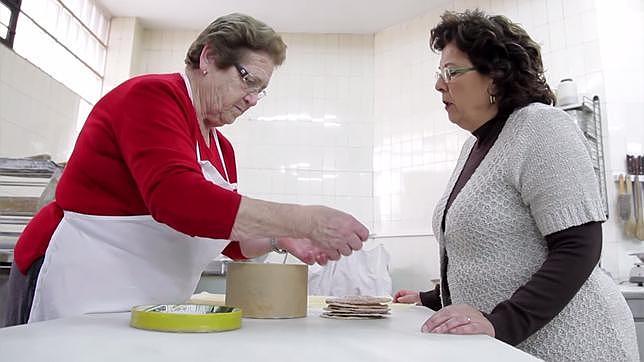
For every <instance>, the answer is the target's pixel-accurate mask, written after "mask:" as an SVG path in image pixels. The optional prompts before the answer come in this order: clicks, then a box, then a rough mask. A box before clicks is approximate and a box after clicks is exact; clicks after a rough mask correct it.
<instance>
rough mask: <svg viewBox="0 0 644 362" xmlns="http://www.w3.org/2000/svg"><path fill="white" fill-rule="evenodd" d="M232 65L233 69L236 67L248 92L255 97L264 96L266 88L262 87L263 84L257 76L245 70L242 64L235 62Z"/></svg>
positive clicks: (260, 97)
mask: <svg viewBox="0 0 644 362" xmlns="http://www.w3.org/2000/svg"><path fill="white" fill-rule="evenodd" d="M233 65H234V66H235V69H237V73H239V77H240V78H241V80H242V82H244V88H245V89H246V91H247V92H248V94H254V95H256V96H257V99H262V98H264V97H266V93H267V92H266V89H264V84H263V82H262V81H261V80H260V79H259V78H257V77H255V76H254V75H252V74H250V72H249V71H248V70H246V68H244V66H243V65H241V64H239V63H235V64H233Z"/></svg>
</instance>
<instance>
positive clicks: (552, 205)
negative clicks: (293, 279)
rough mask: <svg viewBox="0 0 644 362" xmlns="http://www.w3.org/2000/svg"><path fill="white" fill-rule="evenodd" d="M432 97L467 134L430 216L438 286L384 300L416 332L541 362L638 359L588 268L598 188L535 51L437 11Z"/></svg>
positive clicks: (620, 316)
mask: <svg viewBox="0 0 644 362" xmlns="http://www.w3.org/2000/svg"><path fill="white" fill-rule="evenodd" d="M441 19H442V21H441V22H440V24H438V25H437V26H436V27H435V28H434V29H432V31H431V40H430V43H431V46H432V48H433V49H434V50H436V51H440V52H441V59H440V65H439V72H438V73H437V80H436V85H435V87H436V90H437V91H439V92H440V93H441V95H442V99H443V103H444V105H445V109H446V111H447V114H448V117H449V119H450V121H451V122H453V123H455V124H457V125H458V126H459V127H461V128H463V129H465V130H467V131H469V132H471V133H472V134H473V136H474V137H471V138H470V139H468V140H467V141H466V142H465V144H464V145H463V149H462V151H461V155H460V157H459V159H458V162H457V165H456V169H455V170H454V172H453V174H452V177H451V179H450V180H449V183H448V186H447V189H446V191H445V193H444V195H443V197H442V198H441V199H440V201H439V202H438V204H437V206H436V209H435V211H434V219H433V227H434V233H435V235H436V238H437V239H438V242H439V245H440V256H441V257H440V263H441V282H440V285H438V286H437V288H436V289H434V290H433V291H430V292H426V293H418V292H412V291H399V292H398V293H396V296H395V300H396V301H400V302H420V303H422V304H423V305H426V306H428V307H430V308H432V309H434V310H437V312H436V313H435V314H434V315H432V317H431V318H429V319H428V320H427V321H426V322H425V323H424V324H423V325H422V328H421V329H422V331H423V332H431V333H451V334H487V335H490V336H493V337H495V338H497V339H500V340H502V341H504V342H507V343H509V344H512V345H515V346H517V347H518V348H520V349H522V350H524V351H526V352H528V353H531V354H533V355H535V356H537V357H540V358H543V359H545V360H549V361H560V360H583V361H599V360H611V361H618V360H619V361H624V360H629V361H630V360H639V355H638V351H637V345H636V337H635V327H634V323H633V317H632V314H631V312H630V310H629V309H628V306H627V304H626V301H625V300H624V298H623V297H622V295H621V293H620V292H619V290H618V288H617V286H616V285H615V283H614V282H613V281H612V280H611V279H610V278H609V277H608V276H607V275H606V274H605V273H604V272H603V271H602V270H600V269H599V268H597V262H598V261H599V257H600V254H601V244H602V232H601V223H602V222H603V221H604V220H605V214H604V211H603V207H602V202H601V198H600V195H599V191H598V190H599V188H598V186H597V181H596V177H595V174H594V171H593V166H592V163H591V159H590V156H589V153H588V151H587V148H586V144H585V140H584V137H583V135H582V134H581V132H580V130H579V129H578V128H577V126H576V125H575V124H574V123H573V121H572V120H571V119H570V117H569V116H568V115H567V114H566V113H565V112H563V111H561V110H559V109H557V108H555V107H553V106H552V105H554V103H555V98H554V95H553V93H552V91H551V90H550V88H549V86H548V85H547V83H546V80H545V77H544V74H543V66H542V61H541V54H540V48H539V45H538V44H537V43H536V42H534V41H533V40H532V39H531V38H530V37H529V35H528V34H527V33H526V32H525V30H523V29H522V28H521V27H520V26H518V25H517V24H514V23H512V22H511V21H510V20H508V19H507V18H505V17H503V16H487V15H486V14H484V13H483V12H481V11H479V10H476V11H466V12H465V13H451V12H446V13H445V14H443V16H442V17H441Z"/></svg>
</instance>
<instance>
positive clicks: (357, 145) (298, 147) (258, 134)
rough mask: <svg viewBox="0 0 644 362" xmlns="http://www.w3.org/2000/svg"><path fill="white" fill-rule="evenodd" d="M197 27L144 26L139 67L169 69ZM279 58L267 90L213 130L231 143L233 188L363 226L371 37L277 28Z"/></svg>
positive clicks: (368, 199)
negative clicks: (327, 210) (324, 210)
mask: <svg viewBox="0 0 644 362" xmlns="http://www.w3.org/2000/svg"><path fill="white" fill-rule="evenodd" d="M197 34H198V33H197V32H189V31H185V32H184V31H176V32H174V31H155V30H145V31H144V32H143V42H142V45H141V53H140V54H139V62H138V64H137V65H135V69H138V72H140V73H155V72H176V71H180V70H182V69H183V67H184V63H183V59H184V58H185V53H186V50H187V49H188V47H189V45H190V43H191V42H192V41H193V40H194V38H195V37H196V36H197ZM283 38H284V41H285V42H286V43H287V45H288V52H287V60H286V62H285V63H284V64H283V65H282V66H281V67H280V68H278V70H277V71H276V72H275V73H274V75H273V79H272V80H271V84H270V86H269V89H268V91H269V95H268V96H267V97H266V98H265V99H263V100H261V102H260V103H259V104H258V105H257V106H256V107H254V108H252V109H251V110H249V111H248V112H247V113H246V114H244V115H242V117H240V118H239V119H238V120H237V121H236V122H235V124H234V125H232V126H226V127H224V128H223V129H222V130H221V131H222V132H223V133H224V134H225V135H226V136H227V137H229V138H230V139H231V141H232V142H233V144H234V145H235V152H236V156H237V168H238V176H239V190H240V192H242V193H243V194H245V195H248V196H250V197H257V198H262V199H267V200H273V201H280V202H296V203H303V204H322V205H328V206H332V207H336V208H339V209H342V210H344V211H347V212H349V213H351V214H353V215H354V216H356V217H357V218H358V219H359V220H361V221H362V222H363V223H365V224H366V225H368V226H369V227H371V225H372V224H373V221H372V220H373V212H372V205H373V201H372V200H373V199H372V185H373V180H372V148H373V146H372V141H373V138H372V136H373V120H372V118H373V89H374V87H373V73H374V72H373V37H372V36H370V35H338V34H326V35H307V34H284V35H283Z"/></svg>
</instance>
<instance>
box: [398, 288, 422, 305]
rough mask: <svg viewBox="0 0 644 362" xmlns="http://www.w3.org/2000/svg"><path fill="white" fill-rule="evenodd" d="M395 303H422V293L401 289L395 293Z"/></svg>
mask: <svg viewBox="0 0 644 362" xmlns="http://www.w3.org/2000/svg"><path fill="white" fill-rule="evenodd" d="M394 303H405V304H412V303H416V304H420V293H419V292H417V291H415V290H406V289H403V290H399V291H397V292H396V294H395V295H394Z"/></svg>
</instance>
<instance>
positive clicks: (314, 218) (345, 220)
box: [307, 206, 369, 258]
mask: <svg viewBox="0 0 644 362" xmlns="http://www.w3.org/2000/svg"><path fill="white" fill-rule="evenodd" d="M307 218H308V224H309V232H308V235H309V239H310V240H311V241H312V242H313V244H315V245H317V246H318V247H320V248H321V249H322V250H324V251H325V252H326V253H327V254H329V253H335V251H337V254H341V255H344V256H348V255H351V253H352V252H353V251H354V250H360V249H361V248H362V243H363V242H364V241H366V240H367V238H368V237H369V230H368V229H367V228H366V227H365V226H364V225H362V224H361V223H360V222H359V221H358V220H356V219H355V218H354V217H353V216H351V215H349V214H347V213H344V212H342V211H338V210H335V209H332V208H329V207H325V206H307ZM338 258H339V256H338Z"/></svg>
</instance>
